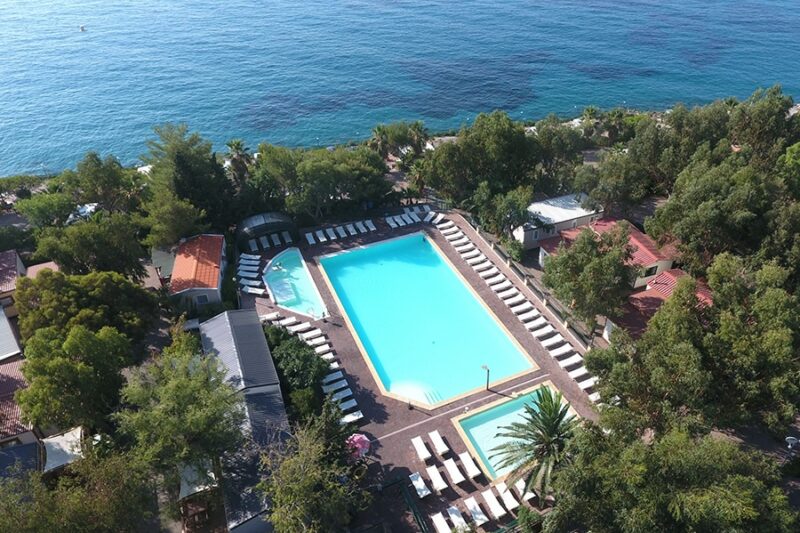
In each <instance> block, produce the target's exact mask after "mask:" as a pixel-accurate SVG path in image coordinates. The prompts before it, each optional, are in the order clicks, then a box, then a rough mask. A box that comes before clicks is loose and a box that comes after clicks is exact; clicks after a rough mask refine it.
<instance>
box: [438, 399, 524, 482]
mask: <svg viewBox="0 0 800 533" xmlns="http://www.w3.org/2000/svg"><path fill="white" fill-rule="evenodd" d="M537 389H538V387H537ZM535 392H536V390H535V389H534V390H530V391H526V392H525V393H523V394H521V395H520V396H518V397H516V398H512V399H510V400H501V401H500V402H497V403H494V404H490V405H489V407H487V408H485V409H482V410H480V411H478V412H476V413H475V414H467V415H462V416H460V417H457V418H455V419H454V423H455V424H456V427H457V428H458V429H460V433H461V436H462V437H464V438H465V440H466V441H467V442H468V444H469V445H470V447H471V448H472V451H473V452H474V453H475V454H476V455H477V456H478V458H479V459H480V461H481V463H483V470H484V472H486V473H487V474H488V475H489V477H491V478H492V479H497V478H498V477H501V476H504V475H506V474H508V473H509V472H510V471H511V467H505V468H497V466H496V465H497V464H498V463H499V462H500V460H501V458H500V457H495V458H494V459H493V460H490V459H489V457H490V456H491V455H493V454H494V452H493V451H492V450H493V448H495V447H496V446H499V445H500V444H503V443H504V442H507V441H509V440H510V439H508V438H506V437H498V436H497V433H498V432H500V431H502V430H501V428H503V427H505V426H508V425H510V424H512V423H513V422H517V421H519V420H521V419H522V414H523V413H524V406H525V404H526V403H527V404H532V403H533V397H534V394H535Z"/></svg>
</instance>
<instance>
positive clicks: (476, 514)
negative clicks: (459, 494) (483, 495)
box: [464, 497, 489, 526]
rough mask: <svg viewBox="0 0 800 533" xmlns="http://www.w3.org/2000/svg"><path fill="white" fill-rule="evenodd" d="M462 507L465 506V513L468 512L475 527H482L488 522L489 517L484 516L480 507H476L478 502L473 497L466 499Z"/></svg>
mask: <svg viewBox="0 0 800 533" xmlns="http://www.w3.org/2000/svg"><path fill="white" fill-rule="evenodd" d="M464 505H466V506H467V511H469V514H470V515H471V516H472V520H473V521H474V522H475V525H476V526H482V525H483V524H485V523H486V522H488V521H489V517H488V516H486V515H485V514H484V512H483V510H482V509H481V506H480V505H478V501H477V500H476V499H475V498H474V497H470V498H466V499H465V500H464Z"/></svg>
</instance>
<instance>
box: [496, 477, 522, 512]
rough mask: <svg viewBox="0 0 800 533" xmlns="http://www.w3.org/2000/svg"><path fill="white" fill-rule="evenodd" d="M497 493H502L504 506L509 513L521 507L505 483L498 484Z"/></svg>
mask: <svg viewBox="0 0 800 533" xmlns="http://www.w3.org/2000/svg"><path fill="white" fill-rule="evenodd" d="M497 492H499V493H500V498H502V500H503V505H505V506H506V509H508V510H509V511H513V510H514V509H516V508H517V507H519V502H518V501H517V499H516V498H515V497H514V494H513V493H512V492H511V491H510V490H508V487H506V484H505V483H498V484H497Z"/></svg>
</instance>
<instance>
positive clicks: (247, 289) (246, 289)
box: [242, 287, 267, 296]
mask: <svg viewBox="0 0 800 533" xmlns="http://www.w3.org/2000/svg"><path fill="white" fill-rule="evenodd" d="M242 292H246V293H247V294H252V295H253V296H264V295H266V294H267V291H266V290H265V289H259V288H258V287H242Z"/></svg>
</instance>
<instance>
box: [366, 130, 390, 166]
mask: <svg viewBox="0 0 800 533" xmlns="http://www.w3.org/2000/svg"><path fill="white" fill-rule="evenodd" d="M367 145H368V146H369V147H370V148H372V149H373V150H375V151H376V152H378V153H379V154H380V155H381V157H382V158H384V159H386V156H387V155H389V136H388V133H387V131H386V126H384V125H383V124H378V125H377V126H375V127H374V128H372V137H370V139H369V141H367Z"/></svg>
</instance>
